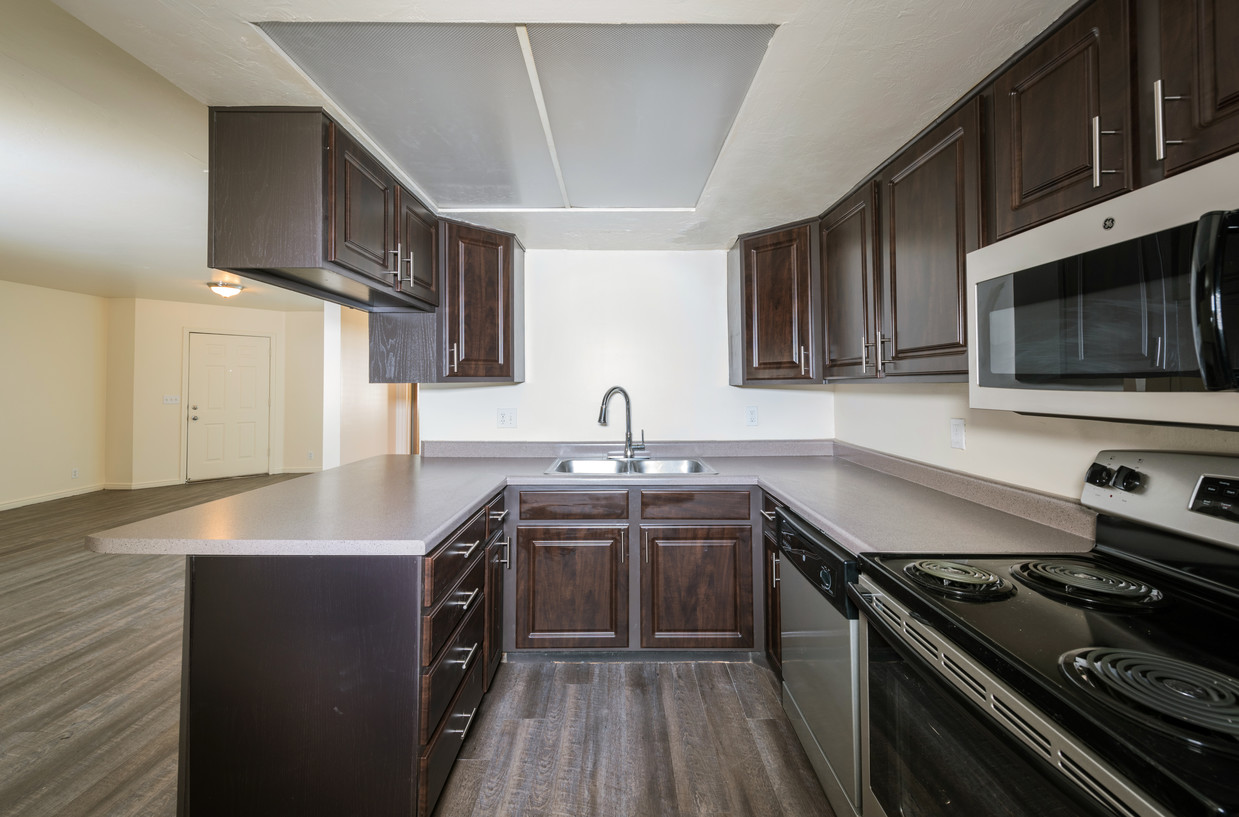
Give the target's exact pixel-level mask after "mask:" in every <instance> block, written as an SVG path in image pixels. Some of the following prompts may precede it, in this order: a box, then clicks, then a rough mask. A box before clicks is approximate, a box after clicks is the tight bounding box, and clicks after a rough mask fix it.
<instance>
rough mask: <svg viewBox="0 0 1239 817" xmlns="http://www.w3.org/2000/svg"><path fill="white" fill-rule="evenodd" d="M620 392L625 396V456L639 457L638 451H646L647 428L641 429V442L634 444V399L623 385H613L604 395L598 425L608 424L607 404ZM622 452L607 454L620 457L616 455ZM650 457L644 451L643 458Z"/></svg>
mask: <svg viewBox="0 0 1239 817" xmlns="http://www.w3.org/2000/svg"><path fill="white" fill-rule="evenodd" d="M616 392H618V393H620V394H622V395H623V396H624V451H623V458H624V459H626V460H631V459H635V458H637V455H636V452H637V451H642V452H644V451H645V429H641V442H639V443H637V444H636V445H633V444H632V400H630V399H629V397H628V392H626V391H624V389H623V387H621V386H612V387H611V388H609V389H607V393H606V394H604V395H603V396H602V405H601V406H600V407H599V408H598V425H600V426H605V425H606V424H607V406H608V405H610V403H611V397H612V396H614V395H615V393H616ZM619 453H620V452H618V451H609V452H607V456H608V457H609V458H611V459H618V458H619V457H617V456H616V455H618V454H619ZM646 457H649V454H648V453H643V454H642V455H641V458H646Z"/></svg>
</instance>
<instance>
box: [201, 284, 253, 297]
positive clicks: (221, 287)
mask: <svg viewBox="0 0 1239 817" xmlns="http://www.w3.org/2000/svg"><path fill="white" fill-rule="evenodd" d="M207 286H208V287H210V288H211V291H212V292H214V293H215V294H216V295H218V296H219V297H221V298H231V297H232V296H233V295H239V294H240V292H241V290H243V289H245V287H243V286H241V285H240V284H230V283H228V282H227V281H211V282H210V283H209V284H207Z"/></svg>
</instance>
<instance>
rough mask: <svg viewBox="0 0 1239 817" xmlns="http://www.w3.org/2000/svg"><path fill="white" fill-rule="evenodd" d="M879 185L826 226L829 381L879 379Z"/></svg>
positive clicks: (852, 199)
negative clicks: (835, 379)
mask: <svg viewBox="0 0 1239 817" xmlns="http://www.w3.org/2000/svg"><path fill="white" fill-rule="evenodd" d="M876 188H877V182H876V181H873V180H870V181H867V182H865V183H864V184H862V185H861V186H860V188H859V189H858V190H857V191H856V192H855V193H853V194H852V195H851V196H849V197H848V198H846V199H844V200H843V201H841V202H839V204H838V205H836V206H835V207H834V208H832V209H831V210H830V211H829V212H828V213H826V215H824V216H822V222H821V225H822V226H821V254H822V261H821V270H822V300H823V301H824V302H825V305H824V311H825V315H826V320H825V337H826V348H825V362H826V372H825V374H826V377H828V378H829V377H877V374H878V367H877V363H876V357H875V354H876V353H875V351H874V350H875V348H876V346H877V332H878V320H877V319H878V312H877V305H878V298H879V293H878V272H877V266H876V253H875V242H876V228H877V213H876V210H877V208H876V207H875V201H876V196H877V191H876Z"/></svg>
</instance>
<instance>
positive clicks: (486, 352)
mask: <svg viewBox="0 0 1239 817" xmlns="http://www.w3.org/2000/svg"><path fill="white" fill-rule="evenodd" d="M446 244H447V250H446V252H447V258H446V265H445V269H444V280H443V290H444V292H443V296H444V299H445V300H444V308H445V310H446V313H445V318H446V321H447V333H446V334H447V337H446V340H447V348H446V349H445V353H446V355H447V360H446V369H445V371H446V373H447V378H448V379H449V380H450V379H451V378H453V377H494V378H510V377H512V348H511V347H512V315H511V309H512V307H511V304H512V240H511V239H510V238H509V237H508V236H505V235H501V234H498V233H493V232H490V231H489V230H481V229H477V228H474V227H469V226H467V225H464V224H456V223H451V222H449V223H448V227H447V241H446Z"/></svg>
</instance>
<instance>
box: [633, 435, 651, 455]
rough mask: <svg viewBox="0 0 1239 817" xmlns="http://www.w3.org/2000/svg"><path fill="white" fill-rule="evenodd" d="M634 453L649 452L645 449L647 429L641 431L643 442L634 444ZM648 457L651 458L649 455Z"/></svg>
mask: <svg viewBox="0 0 1239 817" xmlns="http://www.w3.org/2000/svg"><path fill="white" fill-rule="evenodd" d="M632 450H633V451H647V449H646V447H645V429H644V428H643V429H641V442H639V443H633V444H632ZM646 456H649V455H648V454H647V455H646Z"/></svg>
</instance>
